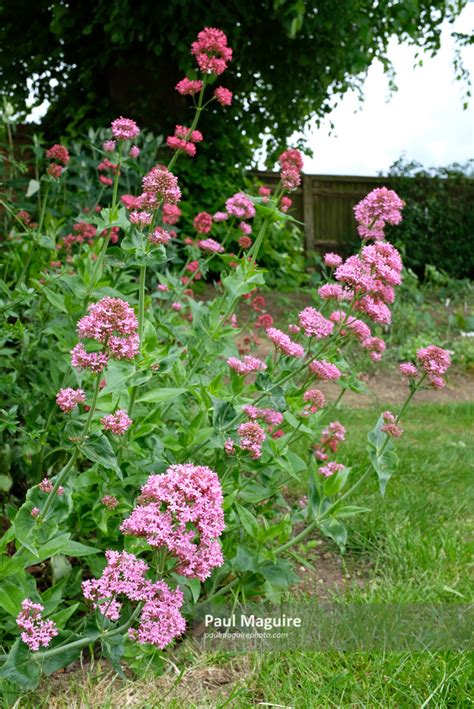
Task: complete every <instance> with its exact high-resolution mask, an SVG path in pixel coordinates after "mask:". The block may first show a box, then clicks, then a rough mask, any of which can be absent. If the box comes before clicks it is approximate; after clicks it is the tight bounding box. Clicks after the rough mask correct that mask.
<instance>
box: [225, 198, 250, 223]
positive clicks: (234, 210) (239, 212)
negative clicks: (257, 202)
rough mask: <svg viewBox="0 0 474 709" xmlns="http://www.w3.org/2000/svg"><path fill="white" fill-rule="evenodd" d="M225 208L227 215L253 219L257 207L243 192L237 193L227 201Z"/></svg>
mask: <svg viewBox="0 0 474 709" xmlns="http://www.w3.org/2000/svg"><path fill="white" fill-rule="evenodd" d="M225 208H226V210H227V213H228V214H230V215H232V216H233V217H238V218H239V219H253V217H254V216H255V207H254V206H253V203H252V201H251V200H250V199H249V198H248V197H247V195H246V194H244V193H243V192H237V193H236V194H234V195H233V196H232V197H229V199H228V200H226V203H225Z"/></svg>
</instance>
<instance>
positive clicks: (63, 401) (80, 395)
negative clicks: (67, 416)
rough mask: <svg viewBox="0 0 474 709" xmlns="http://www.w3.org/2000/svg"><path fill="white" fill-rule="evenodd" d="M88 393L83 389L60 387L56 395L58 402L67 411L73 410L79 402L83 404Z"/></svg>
mask: <svg viewBox="0 0 474 709" xmlns="http://www.w3.org/2000/svg"><path fill="white" fill-rule="evenodd" d="M85 400H86V394H85V392H84V391H83V390H82V389H72V388H71V387H68V388H67V389H60V390H59V391H58V393H57V395H56V403H57V405H58V406H59V408H60V409H61V411H64V412H65V413H69V412H70V411H72V410H73V409H74V408H75V407H76V406H77V405H78V404H83V403H84V402H85Z"/></svg>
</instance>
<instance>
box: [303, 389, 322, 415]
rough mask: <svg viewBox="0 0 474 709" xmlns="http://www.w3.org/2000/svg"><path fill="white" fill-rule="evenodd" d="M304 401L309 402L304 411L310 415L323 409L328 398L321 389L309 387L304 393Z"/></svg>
mask: <svg viewBox="0 0 474 709" xmlns="http://www.w3.org/2000/svg"><path fill="white" fill-rule="evenodd" d="M303 401H305V402H306V403H307V404H308V406H307V407H305V410H304V412H303V413H304V414H305V415H308V414H315V413H316V412H317V411H319V410H320V409H322V408H323V407H324V405H325V403H326V398H325V396H324V394H323V392H322V391H320V390H319V389H308V390H307V391H305V393H304V394H303Z"/></svg>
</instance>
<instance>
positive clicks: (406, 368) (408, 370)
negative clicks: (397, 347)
mask: <svg viewBox="0 0 474 709" xmlns="http://www.w3.org/2000/svg"><path fill="white" fill-rule="evenodd" d="M400 372H401V373H402V374H403V376H404V377H407V378H408V379H414V378H415V377H417V376H418V369H417V368H416V366H415V365H414V364H413V363H412V362H402V363H401V365H400Z"/></svg>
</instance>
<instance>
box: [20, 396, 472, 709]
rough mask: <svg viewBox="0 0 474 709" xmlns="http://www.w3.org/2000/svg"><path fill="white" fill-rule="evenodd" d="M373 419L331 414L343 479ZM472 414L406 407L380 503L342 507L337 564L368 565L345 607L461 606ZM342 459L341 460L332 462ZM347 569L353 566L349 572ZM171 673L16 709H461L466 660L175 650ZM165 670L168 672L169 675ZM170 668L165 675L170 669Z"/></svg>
mask: <svg viewBox="0 0 474 709" xmlns="http://www.w3.org/2000/svg"><path fill="white" fill-rule="evenodd" d="M376 416H377V412H374V411H373V409H372V408H371V409H357V410H354V409H347V408H342V409H341V410H340V411H339V412H338V418H339V420H340V421H341V422H342V423H344V425H346V427H347V430H348V436H347V442H346V443H345V444H344V448H341V449H340V450H341V459H344V461H345V462H346V463H347V464H348V465H351V466H353V474H354V475H356V474H357V469H358V467H359V468H360V467H361V466H363V465H364V464H365V442H364V441H365V436H366V433H367V430H369V429H370V428H371V427H372V426H373V424H374V422H375V418H376ZM473 421H474V404H464V403H462V404H461V403H459V404H436V405H430V404H422V405H415V406H414V407H413V408H411V410H410V411H409V413H408V414H407V416H406V417H405V420H404V427H405V431H406V432H405V434H404V436H403V438H402V440H401V441H400V442H399V444H398V445H397V448H398V453H399V456H400V469H399V472H398V474H397V476H396V477H395V478H393V479H392V480H391V481H390V483H389V485H388V488H387V492H386V495H385V497H384V498H381V497H380V495H379V493H378V489H377V485H376V482H375V481H371V482H369V483H368V484H367V485H366V486H365V487H364V488H363V489H360V490H359V491H358V492H357V494H356V496H355V498H354V500H353V502H354V504H358V505H363V506H367V507H370V508H371V510H372V511H371V513H370V514H367V515H364V516H359V517H356V518H353V519H352V520H351V522H350V525H349V543H348V548H347V555H348V556H350V557H352V559H354V558H355V559H356V560H357V559H359V560H360V562H361V563H362V561H365V560H369V561H370V567H369V572H368V576H369V577H368V578H367V580H366V582H365V583H363V584H362V586H361V585H353V586H351V587H349V588H348V589H347V591H346V595H347V599H348V600H352V601H362V600H363V601H371V602H389V603H392V602H396V603H404V602H407V603H423V602H427V603H440V604H441V603H468V602H469V601H470V600H471V590H470V589H471V585H472V584H471V577H470V572H471V571H472V548H470V547H469V544H468V536H469V533H470V530H471V517H470V514H471V510H472V502H473V499H472V498H473V493H472V490H473V487H472V483H471V480H472V473H473V468H474V430H473V425H472V424H473ZM342 456H344V458H342ZM356 563H357V562H356ZM172 659H173V663H174V666H176V667H177V668H181V667H182V668H187V669H186V672H185V674H184V678H183V679H182V680H180V681H178V682H177V683H176V686H175V687H173V683H174V682H175V681H176V678H177V676H178V675H177V674H176V672H177V670H175V669H173V671H172V672H169V673H168V674H167V675H166V677H162V678H161V679H159V678H157V679H154V678H153V677H152V676H150V674H149V673H147V674H146V675H145V676H144V677H143V678H139V679H137V680H136V681H134V682H123V681H122V680H119V679H118V678H116V679H114V677H113V673H111V672H110V669H108V670H107V671H104V670H102V671H101V672H98V673H97V672H95V673H92V674H90V673H89V674H87V673H84V674H82V675H81V676H80V677H79V676H78V675H74V674H73V675H71V676H70V679H69V681H68V680H66V682H64V680H63V682H62V683H61V687H59V686H57V685H55V683H54V681H51V680H49V681H48V682H45V683H44V685H43V686H42V690H41V692H40V693H38V692H36V693H35V694H33V695H30V696H25V697H24V698H23V699H22V700H20V704H19V705H18V706H21V707H28V708H30V707H31V708H33V707H35V708H36V707H48V708H49V707H63V706H64V707H66V706H68V707H70V709H73V707H111V708H112V707H117V706H121V705H126V706H134V707H140V708H143V709H145V708H148V707H150V708H151V707H182V706H183V705H185V706H187V707H225V706H231V707H239V708H240V707H251V706H280V707H282V706H283V707H295V708H298V709H299V708H304V709H306V708H308V709H312V708H313V707H436V708H438V707H453V708H454V707H470V706H473V705H474V690H473V687H472V683H471V678H472V669H473V665H472V655H470V654H469V653H458V652H430V651H428V650H427V651H426V652H416V653H413V652H336V651H328V652H300V651H297V652H289V651H288V652H278V653H267V654H258V653H253V654H252V653H250V654H247V655H245V656H239V657H231V656H230V655H225V654H219V655H217V654H214V655H207V656H202V655H199V653H198V651H196V650H195V649H194V648H193V647H192V645H189V644H188V645H187V644H186V643H184V645H183V646H182V647H181V649H180V650H178V651H177V652H176V654H175V655H174V656H173V658H172ZM170 666H172V665H170ZM172 667H173V666H172Z"/></svg>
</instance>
